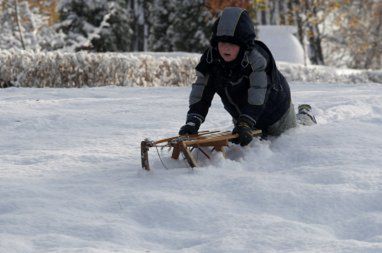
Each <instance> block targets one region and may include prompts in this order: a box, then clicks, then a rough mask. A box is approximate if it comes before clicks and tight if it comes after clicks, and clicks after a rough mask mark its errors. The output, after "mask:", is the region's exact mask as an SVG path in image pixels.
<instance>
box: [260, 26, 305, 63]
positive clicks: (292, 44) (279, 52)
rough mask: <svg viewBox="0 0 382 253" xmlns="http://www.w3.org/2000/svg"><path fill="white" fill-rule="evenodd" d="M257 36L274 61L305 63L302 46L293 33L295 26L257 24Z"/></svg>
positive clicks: (295, 30)
mask: <svg viewBox="0 0 382 253" xmlns="http://www.w3.org/2000/svg"><path fill="white" fill-rule="evenodd" d="M257 28H258V30H259V31H258V37H259V39H260V40H261V41H263V42H264V43H265V44H266V45H267V46H268V47H269V49H270V50H271V52H272V54H273V57H274V58H275V60H276V61H283V62H290V63H298V64H305V62H309V60H307V61H305V54H304V48H303V47H302V45H301V43H300V42H299V40H298V39H297V37H296V36H294V34H297V27H294V26H286V25H284V26H281V25H259V26H257Z"/></svg>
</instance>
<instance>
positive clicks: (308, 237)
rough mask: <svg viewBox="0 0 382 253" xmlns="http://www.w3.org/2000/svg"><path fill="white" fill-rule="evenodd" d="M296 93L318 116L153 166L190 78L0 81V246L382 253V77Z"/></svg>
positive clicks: (221, 121) (210, 124)
mask: <svg viewBox="0 0 382 253" xmlns="http://www.w3.org/2000/svg"><path fill="white" fill-rule="evenodd" d="M291 89H292V94H293V95H292V96H293V101H294V104H295V106H297V105H298V104H301V103H310V104H311V105H312V106H313V109H314V112H315V114H316V117H317V120H318V122H319V124H318V125H316V126H311V127H302V126H301V127H297V128H295V129H292V130H290V131H288V132H286V133H285V134H283V135H282V136H280V137H279V138H276V139H270V140H267V141H260V140H255V141H253V142H252V143H251V145H250V147H246V148H240V147H237V146H231V147H230V148H229V150H228V158H229V159H223V158H222V157H221V156H220V155H219V154H215V155H214V157H213V159H212V160H211V161H205V160H204V161H201V163H202V164H203V166H202V167H200V168H196V169H194V170H191V169H190V168H188V167H187V166H186V163H185V162H184V161H183V160H180V161H171V160H170V159H169V158H168V156H166V155H168V154H167V153H166V152H165V151H162V153H161V156H162V159H163V160H164V163H165V164H166V165H167V167H169V169H165V168H163V167H162V165H161V163H160V160H159V158H158V157H157V155H156V153H155V151H150V163H151V166H152V168H153V169H152V171H151V172H145V171H143V170H142V169H141V167H140V154H139V143H140V141H141V140H142V139H144V138H146V137H151V138H153V139H157V138H158V139H159V138H161V137H167V136H172V135H174V134H176V133H177V131H178V129H179V127H180V126H181V125H182V124H183V123H184V120H185V114H186V111H187V103H188V94H189V91H190V89H189V88H180V87H161V88H139V87H136V88H131V87H129V88H128V87H116V86H108V87H98V88H83V89H55V88H49V89H36V88H9V89H2V90H0V108H1V109H0V129H1V132H0V149H1V153H0V171H1V177H0V195H1V199H0V252H9V253H12V252H23V253H24V252H97V253H98V252H219V253H220V252H329V253H330V252H333V253H339V252H367V253H371V252H375V253H377V252H382V202H381V199H382V171H381V165H382V157H381V151H382V85H381V84H367V83H363V84H349V83H348V84H346V83H305V82H304V83H302V82H300V83H298V82H295V83H292V85H291ZM231 128H232V126H231V122H230V119H229V117H228V115H227V113H226V112H225V111H224V109H223V108H222V106H221V103H220V101H219V99H215V101H214V103H213V106H212V108H211V110H210V113H209V115H208V117H207V121H206V123H205V124H204V125H203V126H202V129H220V130H225V129H231Z"/></svg>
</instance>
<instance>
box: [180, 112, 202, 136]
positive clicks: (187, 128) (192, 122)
mask: <svg viewBox="0 0 382 253" xmlns="http://www.w3.org/2000/svg"><path fill="white" fill-rule="evenodd" d="M200 124H202V120H201V119H199V118H198V117H195V116H189V117H187V123H186V124H185V125H184V126H182V127H181V128H180V130H179V135H186V134H197V133H198V130H199V127H200Z"/></svg>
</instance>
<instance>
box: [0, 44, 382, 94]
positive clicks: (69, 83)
mask: <svg viewBox="0 0 382 253" xmlns="http://www.w3.org/2000/svg"><path fill="white" fill-rule="evenodd" d="M199 58H200V55H199V54H190V53H147V52H145V53H86V52H79V53H59V52H48V53H42V52H41V53H33V52H28V51H16V50H11V51H5V50H2V51H0V84H2V85H15V86H19V87H82V86H88V87H98V86H105V85H118V86H142V87H152V86H189V85H190V84H191V83H192V82H193V81H194V80H195V71H194V68H195V66H196V65H197V63H198V61H199ZM279 67H280V70H281V72H282V73H283V74H284V75H285V77H286V78H287V80H289V81H307V82H331V83H333V82H346V83H366V82H376V83H382V71H368V70H346V69H334V68H331V67H322V66H308V67H306V66H303V65H301V64H291V63H282V62H280V63H279Z"/></svg>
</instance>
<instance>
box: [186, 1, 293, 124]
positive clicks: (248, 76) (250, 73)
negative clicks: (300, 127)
mask: <svg viewBox="0 0 382 253" xmlns="http://www.w3.org/2000/svg"><path fill="white" fill-rule="evenodd" d="M249 27H252V29H250V28H249ZM238 31H239V32H238ZM254 38H255V32H254V29H253V24H252V21H251V20H250V18H249V16H248V15H247V13H246V11H244V10H243V9H240V8H231V9H230V10H229V11H227V12H226V9H225V10H224V12H223V15H222V16H221V18H220V19H218V20H217V22H216V23H215V25H214V28H213V35H212V39H211V47H209V48H208V49H207V50H206V51H205V52H204V53H203V55H202V57H201V60H200V62H199V64H198V65H197V66H196V74H197V80H196V81H195V83H194V84H193V85H192V91H191V94H190V101H189V102H190V109H189V111H188V117H192V116H196V117H197V118H199V119H200V120H201V121H202V122H203V121H204V120H205V118H206V116H207V113H208V109H209V107H210V106H211V101H212V99H213V97H214V95H215V93H217V94H218V95H219V96H220V98H221V100H222V102H223V104H224V108H225V109H226V110H227V111H228V112H229V113H230V114H231V116H232V118H233V119H234V121H237V120H238V119H239V118H242V117H245V118H246V119H247V120H249V121H250V122H252V124H253V126H254V127H256V128H258V129H263V130H266V128H267V127H268V126H270V125H272V124H273V123H275V122H276V121H277V120H279V119H280V118H281V116H282V115H283V114H285V113H286V111H287V110H288V108H289V106H290V103H291V95H290V89H289V85H288V83H287V81H286V80H285V78H284V77H283V75H282V74H281V73H280V72H279V71H278V69H277V67H276V64H275V60H274V58H273V56H272V54H271V52H270V50H269V49H268V47H267V46H266V45H265V44H264V43H262V42H260V41H255V40H254ZM219 41H228V42H232V43H235V44H238V45H240V46H241V49H240V52H239V55H238V57H237V58H236V60H234V61H233V62H229V63H227V62H225V61H224V60H223V59H222V58H221V57H220V55H219V53H218V51H217V43H218V42H219Z"/></svg>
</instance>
